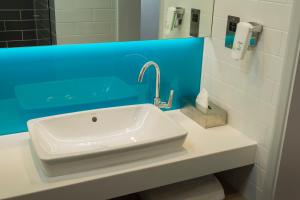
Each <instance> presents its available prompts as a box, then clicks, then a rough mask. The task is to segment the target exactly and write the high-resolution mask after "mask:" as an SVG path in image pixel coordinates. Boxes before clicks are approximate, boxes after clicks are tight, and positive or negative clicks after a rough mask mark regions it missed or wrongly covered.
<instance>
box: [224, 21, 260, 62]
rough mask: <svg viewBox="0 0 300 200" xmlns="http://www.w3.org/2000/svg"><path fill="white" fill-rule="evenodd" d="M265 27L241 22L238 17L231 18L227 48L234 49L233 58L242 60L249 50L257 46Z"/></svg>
mask: <svg viewBox="0 0 300 200" xmlns="http://www.w3.org/2000/svg"><path fill="white" fill-rule="evenodd" d="M262 31H263V26H262V25H261V24H258V23H255V22H240V19H239V18H238V17H233V16H229V17H228V23H227V31H226V38H225V46H226V47H228V48H231V49H232V58H233V59H235V60H242V59H243V58H244V56H245V54H246V52H247V50H248V49H253V48H254V47H256V46H257V43H258V41H259V36H260V34H261V33H262Z"/></svg>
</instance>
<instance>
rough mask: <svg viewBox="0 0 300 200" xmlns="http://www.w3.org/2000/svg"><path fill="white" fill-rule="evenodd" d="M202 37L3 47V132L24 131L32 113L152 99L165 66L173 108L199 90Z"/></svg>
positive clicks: (164, 86)
mask: <svg viewBox="0 0 300 200" xmlns="http://www.w3.org/2000/svg"><path fill="white" fill-rule="evenodd" d="M203 43H204V40H203V39H202V38H191V39H176V40H160V41H142V42H121V43H102V44H84V45H62V46H46V47H27V48H11V49H0V135H5V134H11V133H17V132H24V131H26V130H27V127H26V121H27V120H28V119H31V118H36V117H43V116H48V115H53V114H59V113H66V112H74V111H80V110H87V109H94V108H103V107H110V106H120V105H128V104H139V103H152V101H153V97H154V92H155V74H154V70H153V69H151V70H149V71H148V72H146V75H145V78H144V82H143V83H142V84H139V83H138V82H137V78H138V74H139V71H140V69H141V67H142V66H143V64H144V63H145V62H147V61H150V60H152V61H155V62H157V63H158V64H159V66H160V68H161V87H162V88H161V96H162V99H163V100H167V98H168V94H169V91H170V90H171V89H174V90H175V99H174V106H173V109H177V108H180V107H181V105H182V100H183V99H184V98H195V97H196V95H197V94H198V92H199V89H200V77H201V66H202V56H203Z"/></svg>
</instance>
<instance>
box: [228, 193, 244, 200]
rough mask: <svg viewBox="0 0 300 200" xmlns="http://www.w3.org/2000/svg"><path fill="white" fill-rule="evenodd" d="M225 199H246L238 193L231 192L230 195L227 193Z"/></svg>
mask: <svg viewBox="0 0 300 200" xmlns="http://www.w3.org/2000/svg"><path fill="white" fill-rule="evenodd" d="M225 200H246V199H245V198H244V197H242V196H241V195H239V194H231V195H227V197H226V199H225Z"/></svg>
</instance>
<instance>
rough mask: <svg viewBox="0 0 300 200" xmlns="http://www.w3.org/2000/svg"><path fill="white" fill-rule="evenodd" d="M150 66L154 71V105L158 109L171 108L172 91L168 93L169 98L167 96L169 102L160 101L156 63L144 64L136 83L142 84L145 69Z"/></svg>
mask: <svg viewBox="0 0 300 200" xmlns="http://www.w3.org/2000/svg"><path fill="white" fill-rule="evenodd" d="M151 66H153V67H154V68H155V71H156V90H155V98H154V105H155V106H157V107H159V108H167V109H168V108H171V107H172V104H173V97H174V90H171V91H170V96H169V100H168V102H167V103H166V102H162V101H161V99H160V68H159V66H158V64H157V63H155V62H153V61H149V62H147V63H146V64H144V66H143V67H142V69H141V71H140V74H139V78H138V82H139V83H141V82H143V77H144V74H145V72H146V71H147V69H148V68H149V67H151Z"/></svg>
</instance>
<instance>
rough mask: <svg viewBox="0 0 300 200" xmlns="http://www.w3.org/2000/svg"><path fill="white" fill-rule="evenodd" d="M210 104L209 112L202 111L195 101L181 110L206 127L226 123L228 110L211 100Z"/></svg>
mask: <svg viewBox="0 0 300 200" xmlns="http://www.w3.org/2000/svg"><path fill="white" fill-rule="evenodd" d="M208 104H209V108H208V111H207V113H203V112H201V111H200V110H199V109H198V108H196V107H195V106H194V104H193V103H186V104H185V106H184V107H183V108H182V109H181V112H182V113H184V114H185V115H186V116H188V117H189V118H191V119H192V120H194V121H195V122H197V123H198V124H200V125H201V126H202V127H203V128H206V129H207V128H212V127H217V126H224V125H226V124H227V112H226V111H225V110H224V109H222V108H220V107H219V106H217V105H216V104H214V103H212V102H211V101H209V103H208Z"/></svg>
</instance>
